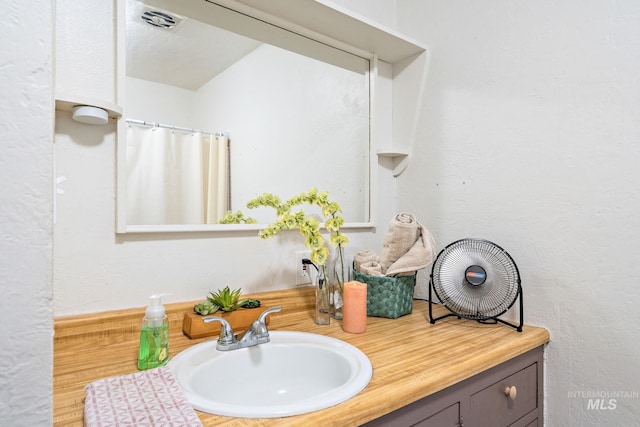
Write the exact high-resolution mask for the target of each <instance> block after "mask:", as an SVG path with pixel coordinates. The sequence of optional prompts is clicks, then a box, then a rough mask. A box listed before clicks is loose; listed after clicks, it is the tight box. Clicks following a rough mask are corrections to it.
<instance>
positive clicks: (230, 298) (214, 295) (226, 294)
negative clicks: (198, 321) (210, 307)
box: [207, 286, 247, 312]
mask: <svg viewBox="0 0 640 427" xmlns="http://www.w3.org/2000/svg"><path fill="white" fill-rule="evenodd" d="M240 292H242V289H240V288H238V289H235V290H233V291H232V290H231V289H229V286H225V287H224V289H221V290H219V291H218V292H210V294H209V297H208V298H207V300H208V301H209V302H211V303H212V304H214V305H217V306H218V307H220V310H222V311H225V312H229V311H234V310H237V309H238V308H240V307H242V306H243V305H244V304H245V303H246V302H247V300H246V299H244V300H240Z"/></svg>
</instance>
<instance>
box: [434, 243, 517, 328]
mask: <svg viewBox="0 0 640 427" xmlns="http://www.w3.org/2000/svg"><path fill="white" fill-rule="evenodd" d="M432 289H433V292H435V294H436V296H437V297H438V299H439V300H440V303H441V304H442V305H444V306H445V307H446V308H447V309H448V310H449V311H450V312H451V313H450V314H446V315H444V316H440V317H438V318H435V319H434V317H433V313H432V301H431V292H432ZM516 299H519V300H520V323H519V324H517V325H516V324H513V323H510V322H507V321H505V320H501V319H499V318H498V316H500V315H502V314H504V313H505V312H506V311H507V310H509V309H510V308H511V306H513V304H514V303H515V301H516ZM449 316H457V317H458V318H465V319H471V320H476V321H478V322H480V323H497V322H500V323H503V324H505V325H508V326H511V327H513V328H516V330H517V331H518V332H522V325H523V303H522V286H521V283H520V273H519V272H518V267H517V266H516V264H515V262H514V261H513V258H511V256H510V255H509V254H508V253H507V252H506V251H505V250H504V249H502V248H501V247H500V246H498V245H496V244H495V243H492V242H490V241H488V240H484V239H474V238H468V239H461V240H458V241H456V242H453V243H451V244H449V245H448V246H446V247H445V248H444V249H443V250H442V251H440V253H439V254H438V256H437V257H436V259H435V261H434V262H433V267H432V268H431V280H430V282H429V320H430V322H431V323H432V324H434V323H436V321H438V320H440V319H443V318H445V317H449Z"/></svg>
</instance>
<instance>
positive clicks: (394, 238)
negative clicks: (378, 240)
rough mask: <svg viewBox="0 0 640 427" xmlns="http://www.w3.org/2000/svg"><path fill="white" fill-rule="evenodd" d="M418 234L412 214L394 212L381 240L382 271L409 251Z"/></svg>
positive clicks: (416, 223)
mask: <svg viewBox="0 0 640 427" xmlns="http://www.w3.org/2000/svg"><path fill="white" fill-rule="evenodd" d="M419 236H420V230H419V224H418V220H417V219H416V216H415V215H414V214H412V213H407V212H401V213H399V214H396V216H394V217H393V219H392V220H391V222H390V223H389V229H388V230H387V234H386V235H385V236H384V240H383V242H382V254H381V255H380V264H382V269H383V271H387V269H388V268H389V267H390V266H391V264H393V263H394V262H396V261H397V260H398V259H399V258H400V257H401V256H403V255H404V254H406V253H407V252H409V249H411V248H412V247H413V245H414V244H415V243H416V240H417V239H418V237H419Z"/></svg>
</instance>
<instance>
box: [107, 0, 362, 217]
mask: <svg viewBox="0 0 640 427" xmlns="http://www.w3.org/2000/svg"><path fill="white" fill-rule="evenodd" d="M208 6H209V7H212V8H215V7H219V6H216V5H213V4H208ZM150 11H154V12H153V13H156V12H157V11H158V9H151V8H149V7H147V6H145V5H144V4H142V3H141V2H139V1H136V0H127V22H126V34H127V36H126V37H127V40H126V44H127V58H126V61H127V80H126V104H125V116H126V117H127V119H128V120H137V121H142V122H151V123H156V124H157V123H160V124H162V125H166V126H162V127H158V126H140V125H136V124H134V123H131V124H130V125H129V126H128V127H127V144H126V151H127V156H126V158H127V160H126V161H127V164H126V165H120V164H119V165H118V167H119V168H120V167H126V170H127V175H128V181H127V185H126V187H127V191H126V193H127V195H126V211H127V212H126V218H127V226H135V225H163V224H164V225H166V224H173V225H175V224H211V223H216V222H217V221H218V219H219V217H220V216H221V215H222V214H223V213H224V212H225V211H226V210H227V209H229V210H232V211H236V210H243V211H244V212H245V214H246V215H248V216H251V217H253V218H256V219H257V221H258V222H259V223H270V222H271V221H272V220H273V212H269V211H268V210H256V211H247V209H246V203H247V201H248V200H250V199H252V198H254V197H255V196H256V195H259V194H261V193H264V192H270V193H274V194H277V195H279V196H281V197H282V198H289V197H291V196H293V195H296V194H299V193H301V192H304V191H307V190H308V189H309V188H310V187H317V188H318V189H319V190H321V191H328V192H329V193H330V194H331V198H332V199H334V200H337V201H338V202H339V203H340V205H341V206H342V209H343V211H344V219H345V221H346V222H348V223H364V222H368V221H369V218H370V212H369V211H370V206H369V198H370V197H369V195H370V190H369V184H370V182H369V181H370V171H369V169H370V160H369V154H370V148H369V147H370V146H369V139H370V135H369V86H370V85H369V77H370V76H369V60H368V59H363V58H360V57H357V56H355V55H352V54H350V53H346V52H344V51H342V50H338V49H335V48H330V47H328V46H327V45H326V44H321V43H318V42H314V41H312V40H310V39H309V38H306V37H302V36H298V35H295V34H293V33H291V32H288V31H286V30H283V29H281V28H275V27H272V26H269V27H270V28H269V29H268V34H267V36H266V37H265V38H267V39H269V40H270V41H273V40H275V39H282V40H286V41H287V43H288V45H287V49H284V48H282V47H278V46H274V45H272V44H267V43H264V42H262V41H257V40H254V39H251V38H248V37H246V36H242V35H239V34H235V33H233V32H231V31H228V30H223V29H220V28H216V27H215V26H213V25H211V24H210V23H204V22H200V21H198V20H196V19H193V18H192V17H181V16H179V15H177V14H175V13H173V12H170V11H160V12H161V13H162V14H166V15H170V16H171V18H169V17H164V16H163V15H157V14H156V15H154V14H153V13H152V14H151V15H149V14H147V15H148V16H150V18H148V19H147V20H151V21H152V23H153V24H155V25H149V23H146V22H145V21H144V20H143V19H141V16H143V15H145V13H146V12H150ZM225 13H227V14H228V13H229V10H228V9H225ZM171 19H173V20H175V24H172V25H173V27H171V28H162V27H163V26H164V25H165V23H167V22H169V21H170V20H171ZM243 19H245V20H246V19H247V17H246V16H243ZM207 21H210V20H209V19H207ZM229 21H230V20H228V19H227V20H226V22H229ZM158 25H159V26H158ZM256 25H258V26H259V27H264V26H265V23H264V22H262V21H256ZM246 28H249V27H247V26H245V27H244V30H243V33H244V34H247V33H250V34H252V35H253V36H254V37H255V34H260V31H259V30H255V29H250V30H247V29H246ZM276 32H282V35H281V36H279V35H278V34H279V33H276ZM265 34H266V33H265ZM263 40H264V39H263ZM291 46H295V48H294V50H296V51H297V53H294V52H292V51H291V50H289V49H290V48H291ZM301 53H304V54H301ZM318 58H321V59H322V60H320V59H318ZM174 127H175V129H174ZM177 128H186V129H188V130H191V129H195V130H201V131H202V132H195V131H188V132H182V131H180V130H178V129H177ZM216 135H224V136H222V137H221V136H218V137H216ZM151 136H153V138H156V137H158V138H161V141H162V142H160V143H157V144H156V143H155V142H153V143H145V142H144V141H147V140H148V139H149V138H150V137H151ZM145 138H147V139H145ZM147 145H148V146H147ZM121 148H122V147H120V146H119V149H121ZM227 149H228V151H226V150H227ZM120 158H122V157H120ZM120 176H122V174H120ZM227 178H228V179H227ZM121 196H122V194H120V195H119V199H121ZM120 201H121V200H119V202H120Z"/></svg>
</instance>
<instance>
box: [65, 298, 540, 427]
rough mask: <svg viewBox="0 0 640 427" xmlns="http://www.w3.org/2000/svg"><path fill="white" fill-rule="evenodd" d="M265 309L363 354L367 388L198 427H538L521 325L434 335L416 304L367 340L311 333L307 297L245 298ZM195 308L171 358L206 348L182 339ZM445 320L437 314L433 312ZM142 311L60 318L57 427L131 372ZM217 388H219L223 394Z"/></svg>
mask: <svg viewBox="0 0 640 427" xmlns="http://www.w3.org/2000/svg"><path fill="white" fill-rule="evenodd" d="M250 297H254V298H257V299H260V300H261V301H262V304H263V305H264V306H268V307H272V306H276V305H280V306H282V307H283V310H282V312H280V313H276V314H273V315H272V317H271V323H270V325H269V329H270V330H295V331H302V332H312V333H317V334H323V335H327V336H332V337H335V338H338V339H341V340H343V341H346V342H348V343H350V344H353V345H355V346H356V347H358V348H359V349H360V350H362V351H363V352H364V353H365V354H366V355H367V356H368V357H369V359H370V361H371V363H372V365H373V377H372V379H371V382H370V383H369V385H368V386H367V387H366V388H365V389H364V390H363V391H362V392H361V393H359V394H358V395H356V396H355V397H353V398H351V399H349V400H347V401H346V402H343V403H341V404H338V405H336V406H333V407H330V408H327V409H324V410H320V411H316V412H312V413H308V414H304V415H298V416H293V417H287V418H280V419H277V420H274V419H243V418H228V417H220V416H216V415H211V414H205V413H200V412H199V413H198V415H199V417H200V419H201V420H202V423H203V424H204V425H205V426H214V425H215V426H220V425H222V426H232V425H242V426H253V425H273V424H277V425H291V426H294V425H335V426H357V425H367V423H370V424H368V425H371V426H380V425H393V426H394V427H395V426H402V425H415V424H419V425H421V426H422V425H424V426H438V427H440V426H449V425H450V426H456V425H462V424H463V425H464V426H465V427H467V426H491V427H497V426H509V425H513V426H527V427H530V426H541V425H542V413H543V412H542V411H543V349H544V346H545V344H546V343H548V341H549V333H548V332H547V331H546V330H545V329H543V328H538V327H532V326H527V325H525V327H524V329H523V331H522V332H521V333H519V332H516V331H515V330H514V329H512V328H510V327H508V326H505V325H499V324H498V325H483V324H479V323H477V322H474V321H469V320H460V319H456V318H447V319H443V320H440V321H438V322H437V323H436V324H434V325H432V324H430V323H429V321H428V303H427V302H425V301H415V303H414V309H413V313H412V314H410V315H407V316H403V317H401V318H399V319H395V320H394V319H384V318H373V317H370V318H368V319H367V331H366V333H364V334H348V333H346V332H344V331H342V328H341V327H340V323H339V322H337V321H332V323H331V325H328V326H318V325H315V324H314V323H313V317H312V316H313V306H312V304H313V301H314V299H313V288H296V289H291V290H284V291H275V292H269V293H261V294H255V295H251V296H250ZM192 307H193V304H192V303H184V304H168V305H166V308H167V314H168V316H169V322H170V334H171V335H170V356H171V357H173V356H175V355H176V354H177V353H178V352H180V351H182V350H183V349H185V348H188V347H190V346H192V345H194V344H196V343H200V342H202V341H205V340H207V339H210V338H202V339H195V340H191V339H189V338H187V337H186V336H184V335H183V333H182V320H183V317H184V313H185V312H188V311H190V310H191V309H192ZM434 310H435V313H436V314H439V313H442V314H444V312H445V311H444V310H445V309H444V308H442V307H440V306H436V307H434ZM143 313H144V308H140V309H131V310H121V311H115V312H107V313H97V314H93V315H82V316H74V317H68V318H59V319H56V321H55V340H54V425H56V426H71V425H74V426H75V425H77V426H81V425H82V417H83V409H84V406H83V398H84V391H83V389H84V386H85V385H86V384H88V383H90V382H92V381H95V380H98V379H101V378H105V377H110V376H116V375H124V374H128V373H132V372H136V370H137V368H136V361H137V346H138V338H139V331H140V321H141V319H142V316H143ZM220 387H224V385H223V384H220Z"/></svg>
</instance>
